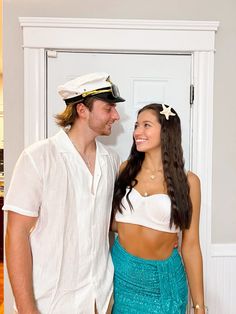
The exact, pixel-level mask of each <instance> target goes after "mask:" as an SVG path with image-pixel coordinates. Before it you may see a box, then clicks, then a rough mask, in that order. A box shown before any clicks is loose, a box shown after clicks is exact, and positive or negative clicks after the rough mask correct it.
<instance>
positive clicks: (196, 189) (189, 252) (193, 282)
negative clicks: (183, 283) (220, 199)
mask: <svg viewBox="0 0 236 314" xmlns="http://www.w3.org/2000/svg"><path fill="white" fill-rule="evenodd" d="M188 182H189V186H190V198H191V201H192V206H193V213H192V220H191V224H190V228H189V229H186V230H184V232H183V239H182V247H181V252H182V257H183V261H184V265H185V269H186V272H187V277H188V282H189V287H190V293H191V297H192V301H193V305H194V307H195V308H194V313H195V314H204V313H205V312H206V311H205V303H204V288H203V265H202V254H201V248H200V242H199V219H200V203H201V190H200V180H199V178H198V177H197V176H196V175H195V174H194V173H192V172H189V173H188Z"/></svg>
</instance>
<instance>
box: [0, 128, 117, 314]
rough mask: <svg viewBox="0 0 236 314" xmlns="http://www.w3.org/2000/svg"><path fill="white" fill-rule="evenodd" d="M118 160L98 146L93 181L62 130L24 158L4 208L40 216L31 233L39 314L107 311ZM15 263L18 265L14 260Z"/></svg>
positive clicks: (104, 148)
mask: <svg viewBox="0 0 236 314" xmlns="http://www.w3.org/2000/svg"><path fill="white" fill-rule="evenodd" d="M119 163H120V161H119V157H118V155H117V154H116V153H115V152H113V151H112V150H111V149H110V148H108V147H106V146H104V145H103V144H101V143H100V142H98V141H96V162H95V170H94V176H92V175H91V173H90V172H89V170H88V168H87V167H86V165H85V163H84V161H83V159H82V158H81V156H80V155H79V153H78V152H77V151H76V149H75V148H74V146H73V144H72V143H71V141H70V139H69V138H68V136H67V135H66V133H65V132H64V131H62V130H61V131H60V132H59V133H58V134H56V135H55V136H54V137H52V138H50V139H47V140H44V141H41V142H38V143H36V144H33V145H31V146H30V147H29V148H27V149H25V150H24V151H23V153H22V154H21V156H20V158H19V160H18V162H17V164H16V167H15V170H14V174H13V177H12V180H11V184H10V187H9V191H8V193H7V196H6V199H5V205H4V209H5V210H11V211H14V212H17V213H20V214H23V215H27V216H32V217H38V220H37V224H36V226H35V228H34V230H33V231H32V233H31V235H30V242H31V248H32V257H33V287H34V295H35V299H36V302H37V305H38V309H39V311H40V313H42V314H92V313H94V303H95V300H96V306H97V310H98V313H106V309H107V307H108V303H109V299H110V297H111V294H112V280H113V265H112V261H111V257H110V254H109V239H108V233H109V223H110V213H111V204H112V195H113V186H114V181H115V177H116V173H117V170H118V166H119ZM16 262H17V261H16Z"/></svg>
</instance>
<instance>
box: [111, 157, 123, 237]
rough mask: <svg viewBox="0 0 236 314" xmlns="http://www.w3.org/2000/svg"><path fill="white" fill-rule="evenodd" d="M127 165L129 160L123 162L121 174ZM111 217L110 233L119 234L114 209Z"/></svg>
mask: <svg viewBox="0 0 236 314" xmlns="http://www.w3.org/2000/svg"><path fill="white" fill-rule="evenodd" d="M126 165H127V160H126V161H124V162H122V164H121V165H120V169H119V174H120V173H121V172H122V171H123V170H124V168H125V166H126ZM119 174H118V175H119ZM111 217H112V218H111V224H110V231H113V232H117V222H116V221H115V215H114V214H113V209H112V215H111Z"/></svg>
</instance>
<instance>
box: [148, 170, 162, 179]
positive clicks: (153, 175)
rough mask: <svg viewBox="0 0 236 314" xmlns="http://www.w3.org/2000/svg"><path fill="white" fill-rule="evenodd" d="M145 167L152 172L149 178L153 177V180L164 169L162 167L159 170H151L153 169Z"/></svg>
mask: <svg viewBox="0 0 236 314" xmlns="http://www.w3.org/2000/svg"><path fill="white" fill-rule="evenodd" d="M145 169H146V170H147V171H148V172H149V173H150V175H149V179H151V180H154V179H156V177H157V176H158V175H157V174H158V173H160V172H162V171H163V169H162V168H160V169H158V170H156V169H154V170H151V169H149V168H145Z"/></svg>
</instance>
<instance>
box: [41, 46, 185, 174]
mask: <svg viewBox="0 0 236 314" xmlns="http://www.w3.org/2000/svg"><path fill="white" fill-rule="evenodd" d="M49 55H51V54H49V53H48V56H49ZM47 61H48V63H47V64H48V69H47V70H48V72H47V73H48V78H47V82H48V83H47V84H48V86H47V87H48V88H47V91H48V94H47V106H48V108H47V112H48V121H47V123H48V128H47V130H48V134H47V135H48V136H51V135H53V134H55V133H56V132H57V130H58V127H57V126H56V124H55V122H54V118H53V117H54V116H55V114H56V113H58V112H62V111H63V110H64V108H65V104H64V102H63V101H62V100H61V99H60V97H59V95H58V94H57V86H58V85H60V84H63V83H65V82H66V81H68V80H70V79H73V78H75V77H77V76H80V75H82V74H86V73H90V72H98V71H101V72H107V73H109V74H110V75H111V80H112V81H113V82H114V83H115V84H116V85H117V86H118V87H119V90H120V94H121V96H122V97H123V98H125V99H126V102H125V103H120V104H118V105H117V109H118V111H119V113H120V117H121V119H120V121H119V122H118V123H116V124H115V125H114V126H113V131H112V135H111V136H110V137H103V138H101V141H102V142H103V143H105V144H108V145H110V146H111V147H113V148H114V149H115V150H116V151H117V152H118V153H119V154H120V156H121V158H122V160H125V159H126V158H127V157H128V154H129V151H130V148H131V144H132V131H133V126H134V122H135V119H136V114H137V111H138V109H139V108H140V107H142V106H144V105H146V104H149V103H152V102H159V103H165V104H170V105H171V106H172V107H174V108H175V109H176V111H177V112H178V114H179V116H180V118H181V123H182V131H183V147H184V155H185V161H186V169H188V168H189V158H190V157H189V156H190V155H189V153H190V134H191V132H190V127H191V126H190V121H191V119H190V103H189V99H190V84H191V55H161V54H155V55H151V54H148V55H147V54H111V53H80V52H57V54H55V55H54V57H48V60H47Z"/></svg>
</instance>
